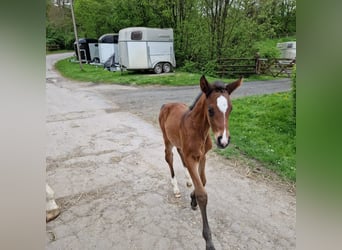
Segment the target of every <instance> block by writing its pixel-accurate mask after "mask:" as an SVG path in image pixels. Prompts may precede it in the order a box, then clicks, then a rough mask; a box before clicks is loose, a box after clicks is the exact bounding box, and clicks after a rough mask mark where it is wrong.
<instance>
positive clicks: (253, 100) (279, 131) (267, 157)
mask: <svg viewBox="0 0 342 250" xmlns="http://www.w3.org/2000/svg"><path fill="white" fill-rule="evenodd" d="M233 105H234V111H233V112H232V114H231V116H230V120H229V124H230V134H231V136H232V144H233V145H232V146H230V147H228V148H226V149H225V150H220V151H217V152H219V153H220V154H223V155H224V156H226V157H227V158H232V157H234V155H233V154H234V150H235V151H238V152H239V154H241V153H243V154H245V155H246V156H248V157H250V158H253V159H256V160H258V161H260V162H262V163H264V164H265V165H266V166H267V167H269V168H270V169H272V170H274V171H275V172H276V173H278V174H279V175H281V176H282V177H284V178H285V179H287V180H291V181H295V180H296V161H295V152H296V143H295V141H296V131H295V129H296V128H295V125H294V124H293V122H292V112H291V107H292V98H291V93H290V92H285V93H277V94H271V95H263V96H252V97H245V98H239V99H235V100H233Z"/></svg>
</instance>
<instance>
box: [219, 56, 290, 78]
mask: <svg viewBox="0 0 342 250" xmlns="http://www.w3.org/2000/svg"><path fill="white" fill-rule="evenodd" d="M295 64H296V60H295V59H289V58H270V59H267V58H220V59H218V60H217V67H216V74H217V75H218V76H219V77H234V76H241V75H243V76H245V77H248V76H250V75H272V76H274V77H276V76H283V77H291V74H292V69H293V66H294V65H295Z"/></svg>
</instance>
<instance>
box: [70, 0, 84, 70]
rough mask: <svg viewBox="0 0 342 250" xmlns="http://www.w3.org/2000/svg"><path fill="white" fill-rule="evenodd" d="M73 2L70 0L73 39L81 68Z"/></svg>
mask: <svg viewBox="0 0 342 250" xmlns="http://www.w3.org/2000/svg"><path fill="white" fill-rule="evenodd" d="M73 2H74V1H73V0H71V1H70V7H71V16H72V23H73V25H74V33H75V40H76V47H77V54H78V61H79V62H80V68H81V70H83V67H82V57H81V53H80V45H79V44H78V36H77V28H76V22H75V15H74V6H73Z"/></svg>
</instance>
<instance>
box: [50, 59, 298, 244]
mask: <svg viewBox="0 0 342 250" xmlns="http://www.w3.org/2000/svg"><path fill="white" fill-rule="evenodd" d="M70 55H71V54H70V53H69V54H60V55H49V56H47V57H46V62H47V67H46V70H47V72H46V97H47V117H46V124H47V125H46V128H47V130H46V131H47V147H46V155H47V158H46V162H47V165H46V180H47V183H48V184H49V185H50V186H51V187H52V189H53V190H54V192H55V198H56V202H57V204H58V205H60V207H61V211H62V212H61V214H60V215H59V216H58V217H57V218H56V219H55V220H53V221H50V222H48V223H47V225H46V249H82V250H83V249H120V250H121V249H163V250H164V249H205V242H204V240H203V238H202V234H201V230H202V223H201V216H200V212H199V210H197V211H193V210H192V209H191V208H190V197H189V195H190V192H191V191H192V188H188V187H186V182H185V181H186V179H185V177H184V172H183V169H182V166H181V163H180V159H179V157H178V155H177V154H175V163H174V164H175V173H176V176H177V178H178V184H179V188H180V191H181V197H180V198H175V197H174V196H173V192H172V185H171V183H170V173H169V169H168V166H167V164H166V162H165V160H164V149H163V141H162V134H161V131H160V129H159V127H158V125H157V123H156V119H157V116H158V111H159V108H160V106H161V104H163V103H165V102H169V101H182V102H185V103H188V104H190V103H191V102H192V101H193V100H194V98H195V97H196V95H197V94H198V92H199V87H196V86H195V87H179V88H170V87H132V86H121V85H108V84H92V83H79V82H74V81H69V80H66V79H64V78H62V77H61V76H60V75H59V74H58V73H57V72H56V71H55V70H54V69H53V64H54V62H55V61H56V60H59V59H61V58H63V57H67V56H70ZM289 89H290V81H289V80H288V79H284V80H279V81H277V82H256V83H245V84H244V85H243V86H242V87H241V88H240V89H238V90H237V91H236V92H234V94H233V95H234V96H233V97H234V98H236V97H239V96H244V95H252V94H264V93H272V92H278V91H287V90H289ZM260 169H262V168H260ZM206 170H207V186H206V189H207V192H208V197H209V201H208V207H207V210H208V219H209V224H210V227H211V230H212V234H213V242H214V245H215V247H216V249H295V248H296V231H295V224H296V196H295V194H294V193H293V192H290V191H291V190H290V189H289V186H288V185H287V184H286V183H283V182H281V181H279V180H278V179H277V178H276V177H275V176H272V175H268V174H267V173H266V172H265V173H264V172H263V171H261V172H262V173H260V172H254V171H250V168H249V167H248V164H247V163H246V164H244V163H242V162H235V161H232V160H227V159H223V158H222V157H220V156H218V155H216V154H215V153H213V152H210V153H209V154H208V160H207V167H206ZM265 176H267V177H265Z"/></svg>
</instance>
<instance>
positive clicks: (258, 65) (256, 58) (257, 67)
mask: <svg viewBox="0 0 342 250" xmlns="http://www.w3.org/2000/svg"><path fill="white" fill-rule="evenodd" d="M259 58H260V54H259V52H256V53H255V56H254V59H255V73H256V74H258V75H259V74H260V61H259Z"/></svg>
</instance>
